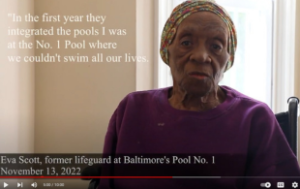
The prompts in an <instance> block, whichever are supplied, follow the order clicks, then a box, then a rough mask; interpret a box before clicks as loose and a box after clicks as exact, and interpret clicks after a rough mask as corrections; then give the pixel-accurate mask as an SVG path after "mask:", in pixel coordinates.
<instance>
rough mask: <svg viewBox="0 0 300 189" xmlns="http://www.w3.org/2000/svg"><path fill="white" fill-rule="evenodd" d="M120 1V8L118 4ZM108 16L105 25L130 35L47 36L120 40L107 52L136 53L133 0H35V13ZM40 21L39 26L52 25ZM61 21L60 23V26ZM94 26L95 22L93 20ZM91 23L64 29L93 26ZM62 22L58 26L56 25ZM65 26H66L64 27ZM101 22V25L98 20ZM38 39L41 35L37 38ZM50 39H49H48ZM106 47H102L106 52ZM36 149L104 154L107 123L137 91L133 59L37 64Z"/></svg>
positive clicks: (91, 53) (91, 51) (95, 51)
mask: <svg viewBox="0 0 300 189" xmlns="http://www.w3.org/2000/svg"><path fill="white" fill-rule="evenodd" d="M116 5H118V6H116ZM44 12H47V13H48V14H49V15H50V14H60V15H63V14H65V15H75V14H76V15H86V14H89V13H92V14H93V15H96V14H101V15H106V16H107V21H106V23H105V27H106V28H121V29H126V30H127V36H126V37H109V36H108V35H106V36H94V37H82V38H78V39H72V38H68V37H60V38H59V37H57V36H51V37H48V38H47V40H49V41H52V42H53V44H55V43H56V41H57V40H58V39H60V40H61V41H63V40H65V39H69V40H73V41H82V40H83V39H85V40H86V41H96V40H97V39H99V40H100V41H107V42H108V41H116V42H118V48H117V49H116V50H105V52H106V54H107V55H120V54H124V53H126V52H127V53H131V54H135V51H136V48H135V36H136V35H135V1H134V0H126V1H124V0H113V1H112V0H85V1H82V0H76V1H74V0H64V1H61V0H52V1H49V0H37V1H35V14H38V15H41V14H42V13H44ZM52 24H53V23H51V24H49V23H39V24H37V25H36V26H35V27H36V28H40V27H50V26H51V25H52ZM60 25H62V24H60ZM92 25H93V24H92ZM92 25H91V24H88V23H80V24H79V23H76V24H70V25H67V26H66V25H65V26H64V28H70V29H72V28H89V27H91V26H92ZM55 26H59V24H57V25H55ZM62 26H63V25H62ZM94 26H99V27H100V25H99V24H94ZM36 39H40V38H39V37H36ZM44 39H46V38H44ZM102 51H103V50H102ZM47 52H49V53H60V54H61V55H69V54H71V55H72V54H76V53H80V54H86V55H94V54H97V53H98V52H101V50H89V49H86V50H78V51H76V50H55V48H53V49H52V50H36V52H35V54H36V55H37V54H40V53H47ZM35 68H36V69H35V76H36V80H35V85H36V88H35V95H36V98H35V99H36V101H35V102H36V106H35V112H36V116H35V121H36V122H35V152H36V153H80V152H81V153H93V152H95V153H100V152H102V148H103V140H104V136H105V133H106V129H107V126H108V121H109V118H110V116H111V115H112V113H113V111H114V110H115V108H116V107H117V105H118V103H119V102H120V100H121V99H122V98H124V96H125V95H126V94H127V93H129V92H132V91H135V63H124V62H121V63H37V64H36V67H35Z"/></svg>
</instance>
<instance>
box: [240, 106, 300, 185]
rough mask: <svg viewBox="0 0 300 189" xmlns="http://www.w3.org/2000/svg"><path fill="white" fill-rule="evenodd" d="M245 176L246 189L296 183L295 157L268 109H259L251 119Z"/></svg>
mask: <svg viewBox="0 0 300 189" xmlns="http://www.w3.org/2000/svg"><path fill="white" fill-rule="evenodd" d="M245 176H246V177H247V178H246V179H245V188H246V189H250V188H251V189H252V188H259V187H260V185H261V183H266V182H270V183H271V185H272V186H275V185H276V184H277V182H285V184H286V186H287V188H290V187H291V186H292V182H294V181H297V182H298V183H299V181H300V179H299V176H300V169H299V164H298V162H297V158H296V156H295V155H294V153H293V152H292V150H291V148H290V146H289V144H288V142H287V140H286V138H285V136H284V134H283V132H282V130H281V128H280V125H279V123H278V122H277V120H276V117H275V115H274V114H273V112H272V111H271V110H270V109H269V108H268V107H259V108H258V109H257V110H256V113H255V114H254V116H253V119H252V124H251V131H250V139H249V146H248V159H247V171H246V174H245ZM297 177H298V178H297Z"/></svg>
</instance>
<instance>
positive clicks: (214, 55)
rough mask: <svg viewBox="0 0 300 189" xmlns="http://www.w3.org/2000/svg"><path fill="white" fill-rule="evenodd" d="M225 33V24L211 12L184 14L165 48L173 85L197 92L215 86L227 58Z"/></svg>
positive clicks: (221, 74)
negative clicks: (172, 38)
mask: <svg viewBox="0 0 300 189" xmlns="http://www.w3.org/2000/svg"><path fill="white" fill-rule="evenodd" d="M228 33H229V32H228V29H227V26H226V24H225V23H224V22H223V21H222V20H221V18H219V17H218V16H217V15H215V14H213V13H210V12H199V13H194V14H191V15H190V16H188V17H187V18H185V19H184V20H183V21H182V22H181V24H180V25H179V27H178V29H177V32H176V36H175V38H174V40H173V42H172V44H171V45H170V46H169V48H168V53H169V66H170V68H171V73H172V76H173V81H174V86H175V85H177V86H178V87H180V88H181V89H182V90H184V91H186V92H187V93H188V94H193V95H198V96H205V95H207V94H208V93H209V92H213V91H214V90H216V89H217V85H218V83H219V81H220V80H221V78H222V77H223V73H224V70H225V67H226V63H227V61H228V60H229V58H230V55H229V53H228V49H227V48H228V38H229V34H228Z"/></svg>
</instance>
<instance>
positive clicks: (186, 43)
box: [181, 41, 192, 47]
mask: <svg viewBox="0 0 300 189" xmlns="http://www.w3.org/2000/svg"><path fill="white" fill-rule="evenodd" d="M191 44H192V43H191V42H190V41H183V42H181V45H183V46H186V47H188V46H190V45H191Z"/></svg>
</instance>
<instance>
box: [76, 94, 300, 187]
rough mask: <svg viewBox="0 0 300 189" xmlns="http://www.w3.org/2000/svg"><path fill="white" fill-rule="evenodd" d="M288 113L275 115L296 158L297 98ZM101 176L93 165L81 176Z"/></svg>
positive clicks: (96, 181)
mask: <svg viewBox="0 0 300 189" xmlns="http://www.w3.org/2000/svg"><path fill="white" fill-rule="evenodd" d="M287 102H288V111H286V112H281V113H277V114H275V116H276V119H277V121H278V123H279V124H280V127H281V129H282V130H283V132H284V135H285V136H286V138H287V141H288V142H289V144H290V146H291V148H292V150H293V152H294V153H295V155H296V156H297V157H298V150H297V148H298V129H297V125H298V104H299V99H298V98H297V97H290V98H289V99H288V101H287ZM99 175H101V166H100V165H93V166H88V167H86V168H85V169H84V170H83V171H82V172H81V176H99ZM83 180H91V181H90V184H89V187H88V189H96V188H97V185H98V184H99V179H88V178H87V179H83Z"/></svg>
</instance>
